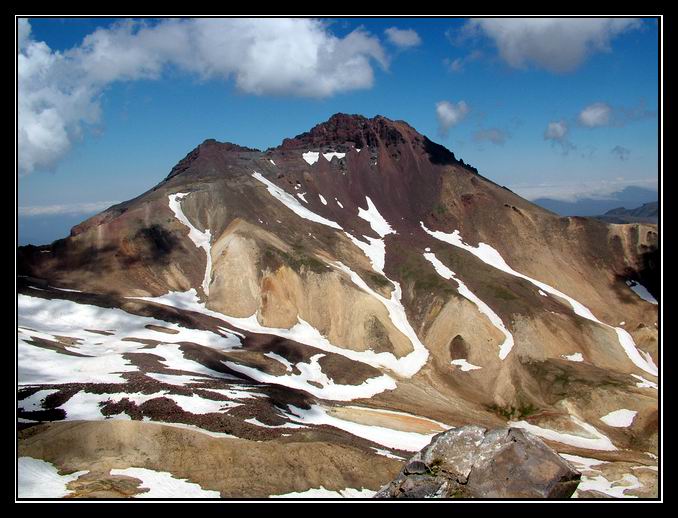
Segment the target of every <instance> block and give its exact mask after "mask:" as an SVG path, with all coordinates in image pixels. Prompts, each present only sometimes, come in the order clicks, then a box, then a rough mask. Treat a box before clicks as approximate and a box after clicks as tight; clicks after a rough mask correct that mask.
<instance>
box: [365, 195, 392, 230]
mask: <svg viewBox="0 0 678 518" xmlns="http://www.w3.org/2000/svg"><path fill="white" fill-rule="evenodd" d="M365 199H366V200H367V210H365V209H363V208H361V207H358V217H360V218H362V219H364V220H365V221H367V222H368V223H369V224H370V226H371V227H372V230H374V231H375V232H376V233H377V234H379V236H380V237H384V236H385V235H387V234H395V233H396V231H395V230H393V229H392V228H391V225H389V224H388V221H386V220H385V219H384V217H383V216H382V215H381V214H380V213H379V211H378V210H377V207H375V206H374V203H372V200H371V199H370V197H369V196H366V197H365Z"/></svg>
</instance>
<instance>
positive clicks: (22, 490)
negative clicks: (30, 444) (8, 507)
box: [17, 457, 88, 498]
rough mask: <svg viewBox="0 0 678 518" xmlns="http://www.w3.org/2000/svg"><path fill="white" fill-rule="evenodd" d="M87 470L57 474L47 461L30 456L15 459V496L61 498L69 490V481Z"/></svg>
mask: <svg viewBox="0 0 678 518" xmlns="http://www.w3.org/2000/svg"><path fill="white" fill-rule="evenodd" d="M85 473H88V471H76V472H75V473H71V474H70V475H59V471H58V470H57V469H56V468H55V467H54V465H52V464H51V463H49V462H46V461H44V460H40V459H34V458H32V457H19V458H18V459H17V496H18V497H19V498H63V497H64V496H66V495H68V494H69V493H70V491H69V490H68V489H66V486H67V485H68V483H69V482H72V481H73V480H77V479H78V477H80V475H84V474H85Z"/></svg>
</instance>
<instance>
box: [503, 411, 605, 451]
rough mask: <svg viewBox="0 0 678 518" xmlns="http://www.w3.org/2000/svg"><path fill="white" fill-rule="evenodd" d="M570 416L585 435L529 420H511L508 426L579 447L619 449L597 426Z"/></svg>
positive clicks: (603, 449)
mask: <svg viewBox="0 0 678 518" xmlns="http://www.w3.org/2000/svg"><path fill="white" fill-rule="evenodd" d="M569 417H570V419H571V420H572V421H573V422H574V423H575V424H576V425H577V426H578V427H579V428H580V429H582V430H583V433H584V434H585V435H579V434H574V433H565V432H558V431H556V430H551V429H549V428H542V427H541V426H537V425H534V424H531V423H528V422H527V421H509V423H508V426H514V427H516V428H522V429H524V430H527V431H528V432H532V433H533V434H535V435H538V436H539V437H541V438H543V439H548V440H550V441H554V442H559V443H561V444H569V445H570V446H576V447H577V448H584V449H588V450H602V451H615V450H616V449H617V448H616V447H615V445H614V444H612V441H610V439H609V438H608V437H607V436H606V435H604V434H602V433H600V432H599V431H598V430H597V429H596V428H594V427H593V426H591V425H590V424H588V423H585V422H584V421H582V420H580V419H577V418H576V417H575V416H573V415H570V416H569Z"/></svg>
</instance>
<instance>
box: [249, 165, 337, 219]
mask: <svg viewBox="0 0 678 518" xmlns="http://www.w3.org/2000/svg"><path fill="white" fill-rule="evenodd" d="M252 177H254V178H255V179H257V180H259V181H260V182H261V183H263V184H264V185H265V186H266V188H267V189H268V192H269V193H270V194H271V195H272V196H273V197H274V198H275V199H277V200H278V201H279V202H280V203H282V204H283V205H285V206H286V207H287V208H288V209H290V210H291V211H292V212H294V213H295V214H296V215H297V216H300V217H302V218H304V219H307V220H309V221H314V222H316V223H320V224H322V225H326V226H328V227H332V228H336V229H337V230H343V229H342V228H341V226H340V225H339V224H337V223H335V222H334V221H331V220H329V219H326V218H323V217H322V216H320V215H318V214H316V213H315V212H312V211H310V210H309V209H307V208H306V207H304V206H303V205H302V204H301V203H299V202H298V201H297V200H296V199H295V198H294V196H292V195H291V194H288V193H287V192H285V191H284V190H283V189H281V188H280V187H278V186H277V185H275V184H274V183H272V182H270V181H269V180H267V179H266V178H264V177H263V176H262V175H261V174H260V173H257V172H256V171H255V172H254V174H252Z"/></svg>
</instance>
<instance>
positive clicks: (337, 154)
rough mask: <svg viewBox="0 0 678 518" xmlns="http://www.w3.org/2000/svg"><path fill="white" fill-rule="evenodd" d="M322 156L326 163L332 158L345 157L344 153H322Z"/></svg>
mask: <svg viewBox="0 0 678 518" xmlns="http://www.w3.org/2000/svg"><path fill="white" fill-rule="evenodd" d="M323 156H324V157H325V160H327V161H328V162H331V161H332V157H335V156H336V157H337V158H344V157H345V156H346V153H335V152H331V153H323Z"/></svg>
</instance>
